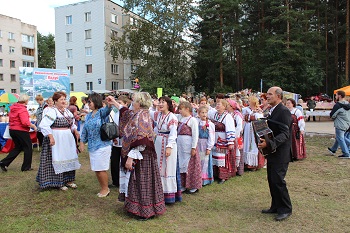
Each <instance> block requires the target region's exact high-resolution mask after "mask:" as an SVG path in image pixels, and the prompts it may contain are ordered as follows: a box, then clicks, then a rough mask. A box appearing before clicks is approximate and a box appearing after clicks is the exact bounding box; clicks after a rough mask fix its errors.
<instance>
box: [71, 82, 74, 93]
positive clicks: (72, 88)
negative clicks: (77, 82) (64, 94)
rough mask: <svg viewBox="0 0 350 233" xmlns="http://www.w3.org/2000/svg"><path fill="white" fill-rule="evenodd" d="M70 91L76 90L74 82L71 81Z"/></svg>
mask: <svg viewBox="0 0 350 233" xmlns="http://www.w3.org/2000/svg"><path fill="white" fill-rule="evenodd" d="M70 91H74V83H70Z"/></svg>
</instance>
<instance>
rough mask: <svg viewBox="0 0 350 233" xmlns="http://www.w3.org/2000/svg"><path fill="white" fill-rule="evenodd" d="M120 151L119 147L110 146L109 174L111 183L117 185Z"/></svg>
mask: <svg viewBox="0 0 350 233" xmlns="http://www.w3.org/2000/svg"><path fill="white" fill-rule="evenodd" d="M121 153H122V148H121V147H115V146H112V153H111V176H112V184H113V185H115V186H118V187H119V170H120V168H119V167H120V155H121Z"/></svg>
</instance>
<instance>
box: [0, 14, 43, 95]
mask: <svg viewBox="0 0 350 233" xmlns="http://www.w3.org/2000/svg"><path fill="white" fill-rule="evenodd" d="M37 48H38V44H37V29H36V26H34V25H30V24H26V23H23V22H21V20H19V19H15V18H12V17H9V16H5V15H1V14H0V90H4V91H6V92H9V93H20V81H19V69H18V68H19V67H21V66H22V67H38V49H37Z"/></svg>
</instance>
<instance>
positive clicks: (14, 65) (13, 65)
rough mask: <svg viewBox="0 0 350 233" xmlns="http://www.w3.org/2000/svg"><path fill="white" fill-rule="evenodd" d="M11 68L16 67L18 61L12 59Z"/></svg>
mask: <svg viewBox="0 0 350 233" xmlns="http://www.w3.org/2000/svg"><path fill="white" fill-rule="evenodd" d="M10 68H16V61H13V60H10Z"/></svg>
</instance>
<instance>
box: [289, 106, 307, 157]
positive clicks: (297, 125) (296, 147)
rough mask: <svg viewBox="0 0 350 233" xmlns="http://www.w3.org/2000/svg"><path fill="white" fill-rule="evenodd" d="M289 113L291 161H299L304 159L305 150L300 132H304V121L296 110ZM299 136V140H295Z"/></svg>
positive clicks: (303, 139) (300, 113)
mask: <svg viewBox="0 0 350 233" xmlns="http://www.w3.org/2000/svg"><path fill="white" fill-rule="evenodd" d="M290 113H291V114H292V120H293V124H292V155H293V159H295V160H300V159H305V158H306V149H305V138H304V135H303V134H301V133H300V131H305V120H304V116H303V113H302V112H301V111H300V110H299V109H297V108H293V109H292V110H291V111H290ZM297 134H299V138H297Z"/></svg>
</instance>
